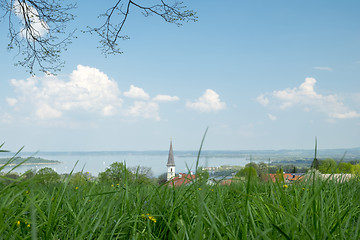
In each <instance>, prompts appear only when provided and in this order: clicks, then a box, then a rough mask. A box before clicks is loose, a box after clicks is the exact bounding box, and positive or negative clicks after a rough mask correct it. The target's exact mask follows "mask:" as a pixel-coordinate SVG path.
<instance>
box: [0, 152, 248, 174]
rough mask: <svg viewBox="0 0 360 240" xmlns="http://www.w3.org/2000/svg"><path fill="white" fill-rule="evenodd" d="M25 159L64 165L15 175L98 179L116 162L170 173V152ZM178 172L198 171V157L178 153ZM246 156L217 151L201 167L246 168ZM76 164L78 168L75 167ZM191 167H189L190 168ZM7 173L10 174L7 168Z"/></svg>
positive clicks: (52, 155)
mask: <svg viewBox="0 0 360 240" xmlns="http://www.w3.org/2000/svg"><path fill="white" fill-rule="evenodd" d="M8 156H12V155H11V153H1V154H0V157H8ZM19 156H21V157H29V156H35V157H41V158H44V159H48V160H58V161H60V162H61V163H60V164H52V165H38V166H20V167H19V168H17V169H16V170H15V171H16V172H20V173H22V172H25V171H27V170H29V169H35V170H36V169H40V168H43V167H51V168H53V169H54V170H55V171H56V172H57V173H69V172H70V171H71V170H72V169H73V168H74V172H80V171H84V172H90V173H91V174H92V175H94V176H97V175H98V174H99V172H103V171H105V169H106V168H107V167H109V166H110V164H111V163H113V162H124V161H125V162H126V165H127V166H128V167H134V166H139V165H140V166H144V167H150V168H151V170H152V172H153V174H154V176H158V175H160V174H162V173H165V172H166V171H167V167H166V163H167V159H168V152H166V151H146V152H43V153H42V152H38V153H36V154H35V155H34V154H33V153H21V154H19ZM174 158H175V164H176V172H178V173H179V172H188V170H187V169H188V168H190V170H191V171H194V169H195V164H196V158H197V153H196V152H190V151H184V152H174ZM77 161H78V163H77V164H76V162H77ZM246 163H248V161H246V159H245V156H243V155H241V154H236V153H234V152H225V151H221V152H218V151H213V152H204V153H203V154H202V157H201V158H200V161H199V166H208V167H218V166H222V165H238V166H244V165H245V164H246ZM75 164H76V166H75ZM187 166H188V167H187ZM5 170H9V168H6V169H5Z"/></svg>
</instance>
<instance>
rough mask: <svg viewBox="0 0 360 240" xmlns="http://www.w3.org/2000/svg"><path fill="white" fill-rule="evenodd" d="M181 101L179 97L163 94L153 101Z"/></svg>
mask: <svg viewBox="0 0 360 240" xmlns="http://www.w3.org/2000/svg"><path fill="white" fill-rule="evenodd" d="M179 100H180V98H179V97H178V96H169V95H162V94H158V95H156V96H155V97H154V98H153V101H158V102H174V101H179Z"/></svg>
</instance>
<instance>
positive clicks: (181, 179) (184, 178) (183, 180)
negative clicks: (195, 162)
mask: <svg viewBox="0 0 360 240" xmlns="http://www.w3.org/2000/svg"><path fill="white" fill-rule="evenodd" d="M195 178H196V175H195V174H185V173H180V174H179V175H178V176H177V177H174V178H172V179H170V181H169V186H175V187H179V186H182V185H187V184H189V183H191V182H192V181H193V180H195Z"/></svg>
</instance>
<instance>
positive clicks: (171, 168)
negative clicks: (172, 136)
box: [166, 141, 175, 181]
mask: <svg viewBox="0 0 360 240" xmlns="http://www.w3.org/2000/svg"><path fill="white" fill-rule="evenodd" d="M166 166H167V181H169V180H171V179H172V178H174V177H175V161H174V152H173V147H172V141H170V150H169V158H168V162H167V164H166Z"/></svg>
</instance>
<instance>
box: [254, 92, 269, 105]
mask: <svg viewBox="0 0 360 240" xmlns="http://www.w3.org/2000/svg"><path fill="white" fill-rule="evenodd" d="M256 100H257V101H258V103H260V104H261V105H263V106H267V105H268V104H269V99H268V98H267V97H265V96H264V94H261V95H260V96H258V97H257V98H256Z"/></svg>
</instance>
